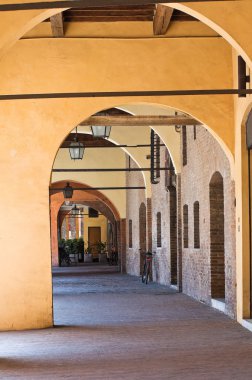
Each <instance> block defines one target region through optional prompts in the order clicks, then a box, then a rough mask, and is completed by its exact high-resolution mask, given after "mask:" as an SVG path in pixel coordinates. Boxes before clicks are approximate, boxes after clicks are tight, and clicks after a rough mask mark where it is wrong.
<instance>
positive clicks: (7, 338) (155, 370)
mask: <svg viewBox="0 0 252 380" xmlns="http://www.w3.org/2000/svg"><path fill="white" fill-rule="evenodd" d="M113 271H114V268H112V267H105V266H104V267H101V266H90V267H82V268H62V269H57V270H55V271H54V315H55V324H56V326H57V327H56V328H54V329H46V330H39V331H25V332H6V333H1V334H0V379H1V380H2V379H32V380H37V379H49V380H51V379H53V380H54V379H76V380H77V379H78V380H81V379H85V380H93V379H97V380H98V379H103V380H121V379H127V380H141V379H145V380H146V379H147V380H159V379H164V380H167V379H172V380H177V379H178V380H184V379H186V380H188V379H189V380H202V379H209V380H222V379H226V380H236V379H237V380H238V379H239V380H246V379H248V380H251V379H252V333H250V332H248V331H247V330H245V329H243V328H242V327H241V326H239V325H238V324H237V323H235V322H234V321H232V320H230V319H229V318H227V317H226V316H225V315H223V314H221V313H219V312H218V311H215V310H213V309H211V308H209V307H208V306H206V305H204V304H200V303H198V302H195V301H194V300H192V299H191V298H189V297H187V296H185V295H182V294H177V293H175V292H174V291H172V290H170V289H169V288H167V287H165V286H159V285H156V284H148V285H144V284H142V283H141V282H140V280H139V279H138V278H135V277H131V276H127V275H120V274H118V273H115V272H113Z"/></svg>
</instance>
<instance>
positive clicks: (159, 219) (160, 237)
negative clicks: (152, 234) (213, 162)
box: [157, 212, 162, 247]
mask: <svg viewBox="0 0 252 380" xmlns="http://www.w3.org/2000/svg"><path fill="white" fill-rule="evenodd" d="M157 247H162V233H161V212H158V213H157Z"/></svg>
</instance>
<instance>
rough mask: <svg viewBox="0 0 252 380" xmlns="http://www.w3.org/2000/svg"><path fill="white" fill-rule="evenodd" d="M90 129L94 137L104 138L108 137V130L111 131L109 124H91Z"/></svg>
mask: <svg viewBox="0 0 252 380" xmlns="http://www.w3.org/2000/svg"><path fill="white" fill-rule="evenodd" d="M91 131H92V134H93V136H94V137H100V138H104V139H108V138H109V135H110V132H111V126H109V125H107V126H104V125H92V126H91Z"/></svg>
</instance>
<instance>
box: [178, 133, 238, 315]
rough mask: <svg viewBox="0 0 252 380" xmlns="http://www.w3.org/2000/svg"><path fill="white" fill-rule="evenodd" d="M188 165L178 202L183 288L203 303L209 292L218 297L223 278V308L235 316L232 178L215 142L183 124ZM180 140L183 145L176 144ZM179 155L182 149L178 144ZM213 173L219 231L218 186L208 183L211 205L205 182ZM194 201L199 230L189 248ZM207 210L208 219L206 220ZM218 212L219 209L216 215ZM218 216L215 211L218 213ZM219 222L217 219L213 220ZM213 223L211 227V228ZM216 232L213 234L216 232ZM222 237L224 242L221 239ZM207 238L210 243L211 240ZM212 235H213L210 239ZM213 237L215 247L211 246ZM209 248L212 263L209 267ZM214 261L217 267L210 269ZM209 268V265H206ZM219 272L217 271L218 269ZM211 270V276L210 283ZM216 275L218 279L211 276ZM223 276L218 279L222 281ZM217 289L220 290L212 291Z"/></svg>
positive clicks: (223, 155) (210, 296)
mask: <svg viewBox="0 0 252 380" xmlns="http://www.w3.org/2000/svg"><path fill="white" fill-rule="evenodd" d="M186 135H187V164H186V165H185V166H183V167H182V171H181V205H182V210H183V205H185V204H187V205H188V236H189V241H188V248H184V246H183V248H182V268H183V269H182V280H183V292H184V293H186V294H188V295H190V296H192V297H194V298H196V299H198V300H200V301H203V302H206V303H208V304H210V303H211V298H212V297H216V298H217V297H223V295H224V292H223V289H222V290H221V285H220V283H221V281H223V276H224V277H225V302H226V312H227V314H228V315H230V316H231V317H234V316H235V312H236V311H235V304H236V295H235V205H234V202H235V198H234V191H235V188H234V182H233V181H232V179H231V173H230V164H229V161H228V159H227V157H226V155H225V153H224V151H223V150H222V148H221V147H220V145H219V144H218V143H217V141H216V140H215V139H214V138H213V137H212V135H211V134H210V132H208V131H207V130H206V129H205V128H203V127H198V126H197V128H196V139H194V137H195V136H194V130H193V127H187V133H186ZM181 145H182V144H181ZM181 155H182V148H181ZM216 172H218V173H219V174H220V175H221V177H222V178H223V191H224V208H223V211H224V214H223V212H222V214H223V216H224V217H223V223H224V234H223V233H222V234H221V232H220V231H221V230H220V228H221V227H218V228H217V230H216V225H215V226H214V222H215V223H216V218H217V219H218V218H219V223H221V216H220V215H219V214H220V213H221V202H223V200H222V201H221V199H220V198H221V197H220V196H219V195H218V194H217V193H218V191H217V188H216V187H215V188H212V192H211V208H210V187H209V184H210V181H211V179H212V176H213V175H214V173H216ZM195 202H199V234H200V248H194V212H193V211H194V203H195ZM210 211H211V213H212V218H211V219H210V214H211V213H210ZM218 213H219V214H218ZM217 214H218V215H219V216H218V215H217ZM217 223H218V221H217ZM211 225H212V229H211ZM216 234H217V236H216ZM218 234H220V235H222V236H223V242H221V239H222V237H221V236H220V235H219V236H218ZM211 237H212V245H211ZM214 239H215V240H214ZM216 239H217V240H218V241H219V243H220V244H219V246H218V247H217V245H215V246H214V244H216V243H214V242H216ZM221 244H222V245H223V248H224V252H225V273H224V271H223V267H224V266H223V264H224V261H223V262H222V263H221V260H224V256H223V255H222V256H221V250H222V247H221ZM211 248H212V267H211ZM214 265H215V266H216V265H218V270H217V271H216V268H214ZM211 268H212V270H211ZM218 271H219V272H218ZM213 272H214V273H215V281H216V283H215V284H213V281H214V276H213ZM217 278H219V279H220V282H219V283H218V281H217V280H216V279H217ZM221 279H222V280H221ZM217 288H218V289H219V291H217Z"/></svg>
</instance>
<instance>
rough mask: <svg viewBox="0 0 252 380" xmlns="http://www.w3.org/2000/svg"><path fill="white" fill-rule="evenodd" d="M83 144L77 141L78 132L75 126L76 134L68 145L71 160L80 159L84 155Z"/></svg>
mask: <svg viewBox="0 0 252 380" xmlns="http://www.w3.org/2000/svg"><path fill="white" fill-rule="evenodd" d="M84 149H85V148H84V145H83V144H82V143H81V142H79V141H78V133H77V127H76V134H75V137H74V141H73V142H71V144H70V146H69V153H70V157H71V160H82V158H83V155H84Z"/></svg>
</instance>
